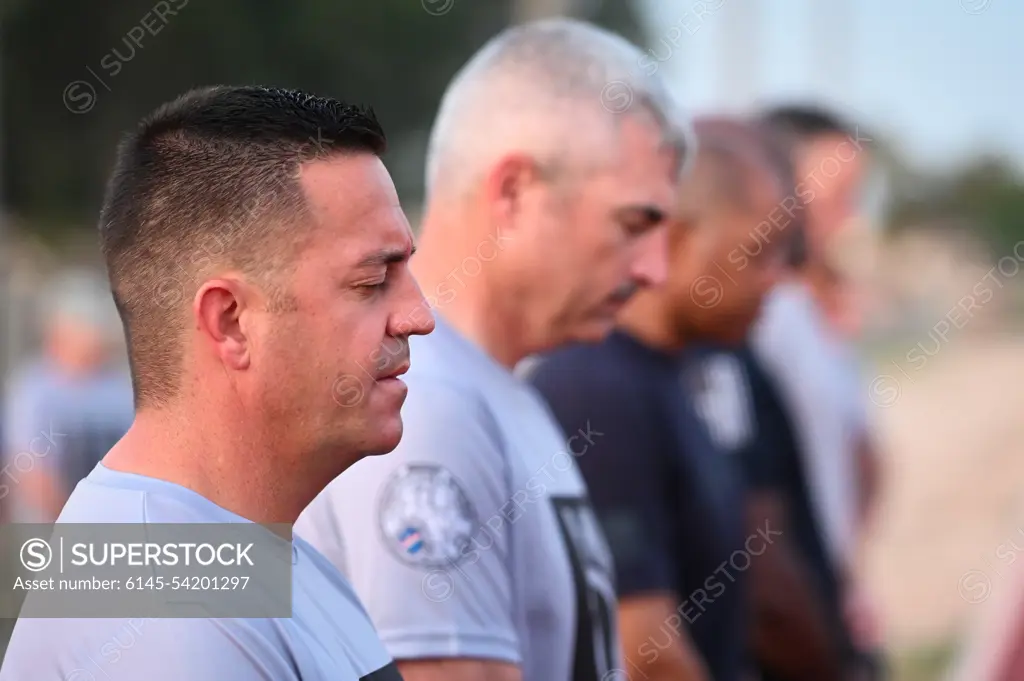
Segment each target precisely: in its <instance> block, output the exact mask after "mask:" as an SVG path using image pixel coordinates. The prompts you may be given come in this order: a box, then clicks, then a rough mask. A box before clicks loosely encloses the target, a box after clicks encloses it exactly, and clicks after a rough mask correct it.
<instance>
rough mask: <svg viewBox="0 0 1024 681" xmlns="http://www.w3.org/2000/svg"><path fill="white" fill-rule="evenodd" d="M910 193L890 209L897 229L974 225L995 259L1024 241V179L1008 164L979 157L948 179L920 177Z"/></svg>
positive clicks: (903, 194)
mask: <svg viewBox="0 0 1024 681" xmlns="http://www.w3.org/2000/svg"><path fill="white" fill-rule="evenodd" d="M907 186H908V187H909V186H913V187H914V191H912V192H910V191H904V192H903V193H902V195H901V196H900V197H899V200H898V201H897V202H896V204H895V205H894V212H893V216H892V223H893V227H894V228H896V229H900V228H906V227H915V226H921V225H923V224H925V225H926V224H932V223H935V224H944V225H958V224H972V225H978V226H979V228H980V229H981V230H982V233H981V234H977V235H976V236H978V237H980V238H981V239H982V240H984V241H985V242H986V243H988V244H989V246H990V247H991V248H992V249H993V253H994V254H996V256H997V257H999V256H1002V255H1006V254H1007V253H1008V252H1009V251H1010V250H1011V249H1012V248H1013V247H1014V245H1015V244H1017V243H1018V242H1020V241H1022V240H1024V178H1021V176H1020V175H1019V174H1018V173H1017V172H1016V171H1015V170H1014V169H1013V166H1012V165H1011V164H1010V163H1009V162H1008V161H1006V160H1005V159H1001V158H998V157H994V156H988V157H983V158H980V159H978V160H977V161H975V162H974V163H972V164H970V165H968V166H967V167H965V168H963V169H962V170H960V171H958V172H956V173H954V174H952V175H950V176H948V177H940V178H935V177H928V176H923V177H922V176H920V175H918V177H917V181H916V182H914V183H913V184H912V185H911V183H908V185H907Z"/></svg>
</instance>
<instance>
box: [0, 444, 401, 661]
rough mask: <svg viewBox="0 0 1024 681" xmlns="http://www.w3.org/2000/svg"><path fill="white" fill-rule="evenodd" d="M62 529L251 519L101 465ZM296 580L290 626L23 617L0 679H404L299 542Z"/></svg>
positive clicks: (319, 561)
mask: <svg viewBox="0 0 1024 681" xmlns="http://www.w3.org/2000/svg"><path fill="white" fill-rule="evenodd" d="M58 522H62V523H65V522H66V523H110V522H114V523H142V522H150V523H210V522H214V523H232V522H242V523H244V522H249V521H248V520H246V519H244V518H241V517H240V516H237V515H235V514H234V513H231V512H230V511H227V510H225V509H223V508H221V507H220V506H217V505H216V504H214V503H213V502H211V501H210V500H208V499H206V498H205V497H202V496H200V495H199V494H197V493H195V492H193V491H192V490H189V489H186V488H185V487H181V486H180V485H175V484H173V483H170V482H165V481H163V480H157V479H155V478H149V477H145V476H141V475H132V474H129V473H121V472H118V471H113V470H111V469H109V468H107V467H105V466H103V465H102V464H100V465H99V466H97V467H96V468H95V469H94V470H93V472H92V473H90V474H89V477H87V478H86V479H85V480H83V481H82V482H81V483H80V484H79V485H78V487H77V488H76V489H75V491H74V492H73V493H72V495H71V498H70V499H69V500H68V503H67V505H66V506H65V507H64V510H63V512H62V513H61V516H60V519H59V520H58ZM292 580H293V581H292V608H293V610H292V617H290V618H288V619H283V618H282V619H226V618H221V619H153V618H138V619H124V618H120V619H20V620H18V622H17V624H16V625H15V627H14V634H13V636H12V637H11V641H10V645H9V646H8V648H7V654H6V656H5V657H4V661H3V667H2V668H0V681H100V680H102V681H143V680H145V681H186V680H187V681H257V680H260V681H401V676H399V673H398V670H397V668H396V667H395V665H394V663H393V662H391V659H390V657H389V656H388V654H387V652H386V651H385V650H384V647H383V646H382V645H381V643H380V640H379V639H378V638H377V636H376V634H375V632H374V630H373V626H372V624H371V623H370V621H369V619H368V617H367V615H366V611H365V610H363V608H362V606H361V605H360V604H359V600H358V598H357V597H356V596H355V594H354V593H353V592H352V590H351V587H350V586H349V585H348V584H347V583H346V582H345V580H344V578H343V577H342V576H341V575H340V574H339V573H338V571H337V570H335V569H334V568H333V567H332V566H331V565H330V564H329V563H328V562H327V561H326V560H325V559H324V557H323V556H321V555H320V554H318V553H317V552H316V550H315V549H313V548H312V547H311V546H309V545H308V544H307V543H306V542H304V541H302V540H301V539H296V540H295V542H294V558H293V566H292Z"/></svg>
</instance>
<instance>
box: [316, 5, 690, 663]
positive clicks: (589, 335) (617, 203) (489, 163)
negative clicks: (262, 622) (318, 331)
mask: <svg viewBox="0 0 1024 681" xmlns="http://www.w3.org/2000/svg"><path fill="white" fill-rule="evenodd" d="M641 57H642V53H641V52H640V51H639V50H638V49H637V48H636V47H634V46H633V45H630V44H629V43H627V42H626V41H625V40H623V39H622V38H620V37H618V36H615V35H613V34H610V33H608V32H606V31H604V30H601V29H597V28H595V27H593V26H590V25H588V24H584V23H581V22H576V21H571V20H550V21H542V22H537V23H529V24H524V25H522V26H518V27H515V28H512V29H509V30H507V31H504V32H503V33H501V34H499V35H498V36H497V37H495V38H494V39H492V40H491V41H490V42H489V43H488V44H487V45H485V46H484V47H483V48H482V49H481V50H480V51H479V52H478V53H477V54H476V56H474V57H473V59H472V60H471V61H470V62H469V64H467V65H466V66H465V67H464V68H463V69H462V70H461V71H460V72H459V73H458V74H457V75H456V77H455V79H454V81H453V82H452V83H451V84H450V86H449V88H448V90H447V92H446V93H445V96H444V98H443V100H442V102H441V107H440V111H439V113H438V116H437V120H436V122H435V124H434V129H433V132H432V135H431V142H430V147H429V153H428V158H427V205H426V209H425V217H424V221H423V227H422V233H421V240H420V248H419V252H418V254H417V255H416V256H415V258H414V259H413V270H414V273H415V275H416V277H417V279H418V281H419V282H420V284H421V285H422V286H423V288H424V290H425V292H426V293H427V297H428V300H429V301H430V302H431V303H432V305H433V306H434V308H435V310H436V312H437V314H438V320H437V330H436V331H435V332H434V333H433V334H432V335H431V336H430V337H428V338H424V339H422V342H420V341H419V340H417V341H415V342H413V344H412V352H413V355H414V356H415V357H416V362H415V364H414V365H413V368H412V371H410V373H409V374H408V380H409V388H410V392H409V400H408V402H407V403H406V405H405V407H404V410H403V417H404V420H405V435H404V437H403V438H402V443H401V444H400V445H399V447H398V449H397V450H396V451H395V452H394V453H393V454H391V455H390V456H389V457H387V458H381V459H376V460H373V461H366V462H364V463H363V464H361V465H360V466H359V467H358V468H356V469H354V470H353V471H352V473H353V475H351V476H348V475H346V476H344V477H343V478H340V479H338V480H336V481H335V482H334V483H333V484H332V485H331V486H330V487H329V488H328V489H327V490H326V491H325V492H324V493H323V494H322V495H320V496H319V497H318V498H317V499H316V501H314V503H313V504H312V505H311V506H310V508H308V509H307V510H306V511H305V513H303V516H302V518H300V521H299V524H298V526H297V530H298V532H299V533H300V534H301V535H302V536H304V537H306V538H308V539H309V540H310V541H311V542H313V544H314V545H316V546H317V547H318V548H319V549H321V551H323V552H324V554H325V555H327V556H328V557H329V558H331V559H332V560H333V561H334V563H335V564H336V565H338V566H339V567H340V568H341V569H342V570H343V571H345V572H346V574H347V575H348V576H349V577H350V579H351V580H352V582H353V584H354V586H355V588H356V590H357V592H358V593H359V594H360V596H361V597H362V599H363V602H364V603H365V604H366V607H367V610H368V612H369V613H370V615H371V617H372V618H373V620H374V622H375V624H376V626H377V629H378V631H379V632H380V635H381V637H382V638H383V640H384V641H385V643H386V645H387V646H388V648H389V650H390V652H391V654H392V655H393V656H394V657H395V658H396V659H398V660H399V661H400V668H401V671H402V674H403V676H404V677H405V679H406V681H435V680H436V681H440V680H442V679H443V680H444V681H470V680H471V681H485V680H487V681H514V680H518V679H525V680H526V681H606V680H607V679H609V678H610V677H609V676H608V674H609V673H610V672H611V671H612V670H614V669H616V668H618V667H619V665H620V663H619V646H618V635H617V626H616V617H615V609H614V602H615V594H614V588H613V585H612V581H613V577H612V565H611V559H610V555H609V553H608V550H607V546H606V544H605V541H604V539H603V536H602V534H601V532H600V528H599V527H598V524H597V521H596V519H595V518H594V515H593V513H592V510H591V508H590V505H589V502H588V501H587V494H586V489H585V486H584V482H583V479H582V477H581V476H580V474H579V471H578V469H577V468H576V466H575V464H574V462H573V457H572V455H571V454H569V453H567V451H566V450H567V449H570V450H572V451H574V452H578V451H580V450H581V449H582V448H585V447H587V446H589V444H588V443H589V441H590V440H591V439H593V438H598V437H600V435H599V434H597V433H591V432H582V433H576V434H575V435H574V436H573V437H571V438H570V440H569V443H567V442H566V437H565V436H564V435H563V434H562V433H561V431H560V429H559V428H558V424H557V423H555V422H554V421H553V420H552V418H551V415H550V413H549V412H548V411H547V410H546V409H545V406H544V403H543V401H542V400H541V398H540V396H539V395H537V394H536V392H535V391H534V390H533V389H532V388H531V387H530V386H529V385H528V384H526V383H524V382H522V381H520V380H519V379H517V378H516V377H515V376H514V375H513V373H512V371H513V368H514V367H515V366H516V365H517V364H518V363H519V362H520V360H522V359H524V358H526V357H527V356H529V355H531V354H533V353H537V352H541V351H544V350H548V349H550V348H552V347H555V346H558V345H560V344H563V343H566V342H569V341H573V340H597V339H600V338H602V337H603V336H604V335H606V334H607V333H608V332H609V331H610V330H611V329H612V327H613V326H614V324H615V316H616V314H617V313H618V311H619V310H620V309H621V308H622V306H623V305H624V303H625V302H626V301H627V300H628V299H629V297H630V296H631V294H632V293H633V292H634V291H636V290H637V289H638V288H641V287H645V286H647V285H650V284H658V283H661V282H662V281H664V279H665V275H666V271H665V268H666V260H665V236H666V235H665V230H664V228H663V227H664V221H665V218H666V217H667V215H668V214H669V211H670V210H671V208H672V203H673V197H674V190H675V184H676V180H677V176H678V170H679V166H680V163H681V156H682V152H683V148H682V147H683V145H682V136H681V135H680V134H679V131H678V130H677V126H676V124H675V121H676V120H677V117H676V113H675V111H674V106H673V105H672V102H671V101H670V100H669V98H668V96H667V93H666V92H665V89H664V87H663V85H662V84H661V82H660V81H659V80H657V79H655V78H652V77H650V76H646V75H644V74H643V72H642V70H641V69H640V67H639V64H640V63H641ZM422 314H424V315H429V314H430V312H429V310H426V309H424V310H423V311H422ZM377 360H378V361H381V362H383V363H385V364H387V363H388V361H389V358H388V357H387V356H384V357H378V358H377ZM593 426H594V429H595V430H600V429H601V425H600V424H599V423H597V422H596V421H595V422H594V424H593Z"/></svg>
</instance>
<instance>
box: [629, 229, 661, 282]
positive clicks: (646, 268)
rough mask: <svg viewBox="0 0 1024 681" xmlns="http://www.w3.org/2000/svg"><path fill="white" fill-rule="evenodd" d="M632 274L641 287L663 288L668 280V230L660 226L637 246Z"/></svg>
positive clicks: (645, 236) (646, 235)
mask: <svg viewBox="0 0 1024 681" xmlns="http://www.w3.org/2000/svg"><path fill="white" fill-rule="evenodd" d="M637 247H638V251H637V253H636V256H635V258H634V260H633V268H632V272H631V274H632V275H633V279H634V281H636V282H637V283H638V284H639V285H641V286H661V285H662V284H664V283H665V280H666V279H667V278H668V228H667V226H664V225H662V226H658V227H655V228H654V229H652V230H651V231H650V233H649V234H645V235H644V236H643V237H642V238H641V239H640V243H639V244H637Z"/></svg>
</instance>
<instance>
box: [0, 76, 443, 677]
mask: <svg viewBox="0 0 1024 681" xmlns="http://www.w3.org/2000/svg"><path fill="white" fill-rule="evenodd" d="M384 148H385V138H384V133H383V131H382V130H381V127H380V125H379V124H378V123H377V121H376V119H375V118H374V116H373V114H372V112H369V111H366V110H363V109H360V108H357V107H354V106H349V105H345V104H342V103H340V102H337V101H334V100H330V99H324V98H319V97H315V96H313V95H309V94H306V93H302V92H296V91H290V90H280V89H267V88H260V87H215V88H208V89H202V90H196V91H192V92H190V93H188V94H186V95H184V96H182V97H181V98H179V99H177V100H175V101H174V102H171V103H170V104H167V105H165V106H163V107H161V108H160V109H158V110H157V111H156V112H155V113H154V114H153V115H151V116H150V117H148V118H147V119H146V120H145V121H144V122H143V123H142V124H141V125H140V126H139V128H138V129H137V130H136V131H135V132H134V133H132V134H131V135H129V136H128V137H127V139H126V140H125V141H124V143H123V144H122V145H121V147H120V150H119V152H118V158H117V166H116V168H115V170H114V173H113V176H112V178H111V180H110V184H109V187H108V192H107V196H106V200H105V203H104V207H103V212H102V217H101V220H100V237H101V241H102V246H103V253H104V255H105V256H106V261H107V267H108V270H109V275H110V281H111V285H112V288H113V292H114V299H115V301H116V303H117V306H118V308H119V310H120V313H121V317H122V320H123V322H124V327H125V332H126V336H127V339H128V352H129V357H130V360H131V367H132V378H133V383H134V386H135V401H136V407H137V413H136V418H135V422H134V424H133V425H132V426H131V428H130V429H129V431H128V433H127V434H126V435H125V436H124V438H123V439H121V441H120V442H118V443H117V444H116V445H115V446H114V447H113V449H111V450H110V452H109V453H108V454H107V455H106V457H104V459H103V461H102V462H101V463H100V464H99V465H98V466H97V467H96V468H95V469H94V470H93V471H92V473H91V474H90V475H89V476H88V477H87V478H86V479H85V480H84V481H83V482H82V483H81V484H80V485H79V486H78V488H77V489H76V490H75V492H74V493H73V494H72V495H71V498H70V499H69V500H68V503H67V505H66V506H65V508H64V511H63V512H62V514H61V517H60V519H59V522H62V523H93V522H98V523H109V522H116V523H209V522H214V523H289V524H290V523H293V522H294V521H295V519H296V518H297V517H298V515H299V512H300V511H301V510H302V509H303V508H304V507H305V506H306V505H307V504H308V503H309V502H310V501H311V500H312V499H313V498H314V497H315V496H316V495H317V494H318V493H319V492H320V491H321V490H322V489H323V488H324V487H325V486H326V485H327V483H329V482H330V481H331V480H333V479H334V478H336V477H337V476H338V475H339V474H342V473H343V472H344V471H345V470H346V469H347V468H348V467H349V466H351V465H352V464H354V463H355V462H357V461H359V460H360V459H362V458H364V457H365V456H368V455H374V454H383V453H385V452H388V451H391V450H392V449H394V447H395V446H396V445H397V444H398V441H399V439H400V437H401V433H402V420H401V416H400V408H401V406H402V403H403V401H404V400H405V396H406V388H405V385H404V384H403V383H402V381H401V380H399V379H398V376H399V375H400V374H402V373H403V372H404V371H405V370H406V369H407V368H408V366H409V355H408V337H409V335H410V334H423V333H429V332H430V331H431V329H432V324H433V322H432V319H431V317H430V315H429V314H428V315H426V316H425V317H420V318H417V317H416V316H415V315H414V314H413V313H414V311H416V310H420V309H422V308H424V306H425V302H424V300H423V297H422V295H421V294H420V291H419V288H418V286H417V285H416V282H415V281H414V280H413V278H412V275H411V274H410V273H409V270H408V268H407V261H408V259H409V257H410V255H411V253H412V249H413V244H412V234H411V231H410V229H409V225H408V223H407V222H406V219H405V216H404V215H403V213H402V209H401V207H400V206H399V203H398V197H397V195H396V193H395V189H394V186H393V184H392V182H391V179H390V177H389V176H388V173H387V171H386V170H385V168H384V165H383V164H382V163H381V161H380V158H379V154H380V153H381V152H383V150H384ZM385 344H390V345H391V346H392V347H390V348H389V351H391V356H392V357H393V358H396V359H395V361H394V362H393V363H391V364H389V365H388V366H386V367H380V366H378V365H375V364H373V362H372V359H371V358H372V357H373V356H374V355H377V354H379V353H380V351H381V347H382V346H384V345H385ZM292 576H293V595H292V598H293V600H292V617H290V618H285V619H157V620H156V621H154V622H151V623H147V624H146V628H145V630H144V632H142V633H140V635H139V637H138V638H137V640H135V642H134V644H133V645H131V646H130V647H128V648H127V649H125V650H122V651H120V654H119V655H118V656H117V657H116V658H115V659H112V660H111V659H110V658H109V657H107V655H106V653H104V652H103V651H104V645H107V644H108V643H109V641H110V640H111V636H112V632H115V631H116V630H117V627H118V626H121V627H123V625H124V620H116V619H114V620H109V619H95V620H89V619H57V620H38V619H21V620H19V622H18V623H17V625H16V627H15V631H14V635H13V637H12V639H11V643H10V646H9V648H8V650H7V655H6V658H5V660H4V666H3V671H2V672H0V678H2V679H4V681H7V680H10V681H23V680H24V679H33V680H38V681H63V680H64V679H70V678H79V677H81V678H93V677H95V678H104V679H112V680H114V681H122V680H123V681H138V680H139V679H147V680H153V681H160V680H166V681H170V680H172V679H173V680H174V681H180V680H182V679H188V680H189V681H234V680H237V681H251V680H252V679H274V680H275V681H277V680H284V679H290V680H292V681H300V680H303V679H306V680H311V679H328V678H329V679H349V680H351V681H356V680H357V679H374V681H377V680H378V679H379V680H381V681H384V680H385V679H399V678H401V677H400V675H399V673H398V671H397V670H396V668H395V667H394V664H393V663H392V662H391V660H390V657H389V656H388V654H387V652H386V651H385V650H384V648H383V646H382V645H381V643H380V641H379V639H378V638H377V636H376V634H375V632H374V629H373V626H372V624H371V622H370V620H369V619H368V617H367V616H366V613H365V611H364V610H363V609H362V606H361V605H360V604H359V601H358V599H357V598H356V597H355V595H354V594H353V592H352V591H351V588H350V587H349V586H348V584H347V582H346V581H345V580H344V579H343V578H342V576H341V575H340V574H339V573H338V572H337V571H336V570H335V569H334V568H333V567H332V566H331V565H330V564H329V563H328V562H327V561H326V560H325V559H324V558H323V556H321V555H320V554H319V553H317V552H316V551H315V550H314V549H313V548H312V547H310V546H309V545H308V544H306V543H305V542H303V541H302V540H301V539H298V538H296V539H295V541H294V553H293V566H292ZM97 614H100V613H97ZM76 674H77V675H78V676H76Z"/></svg>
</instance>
